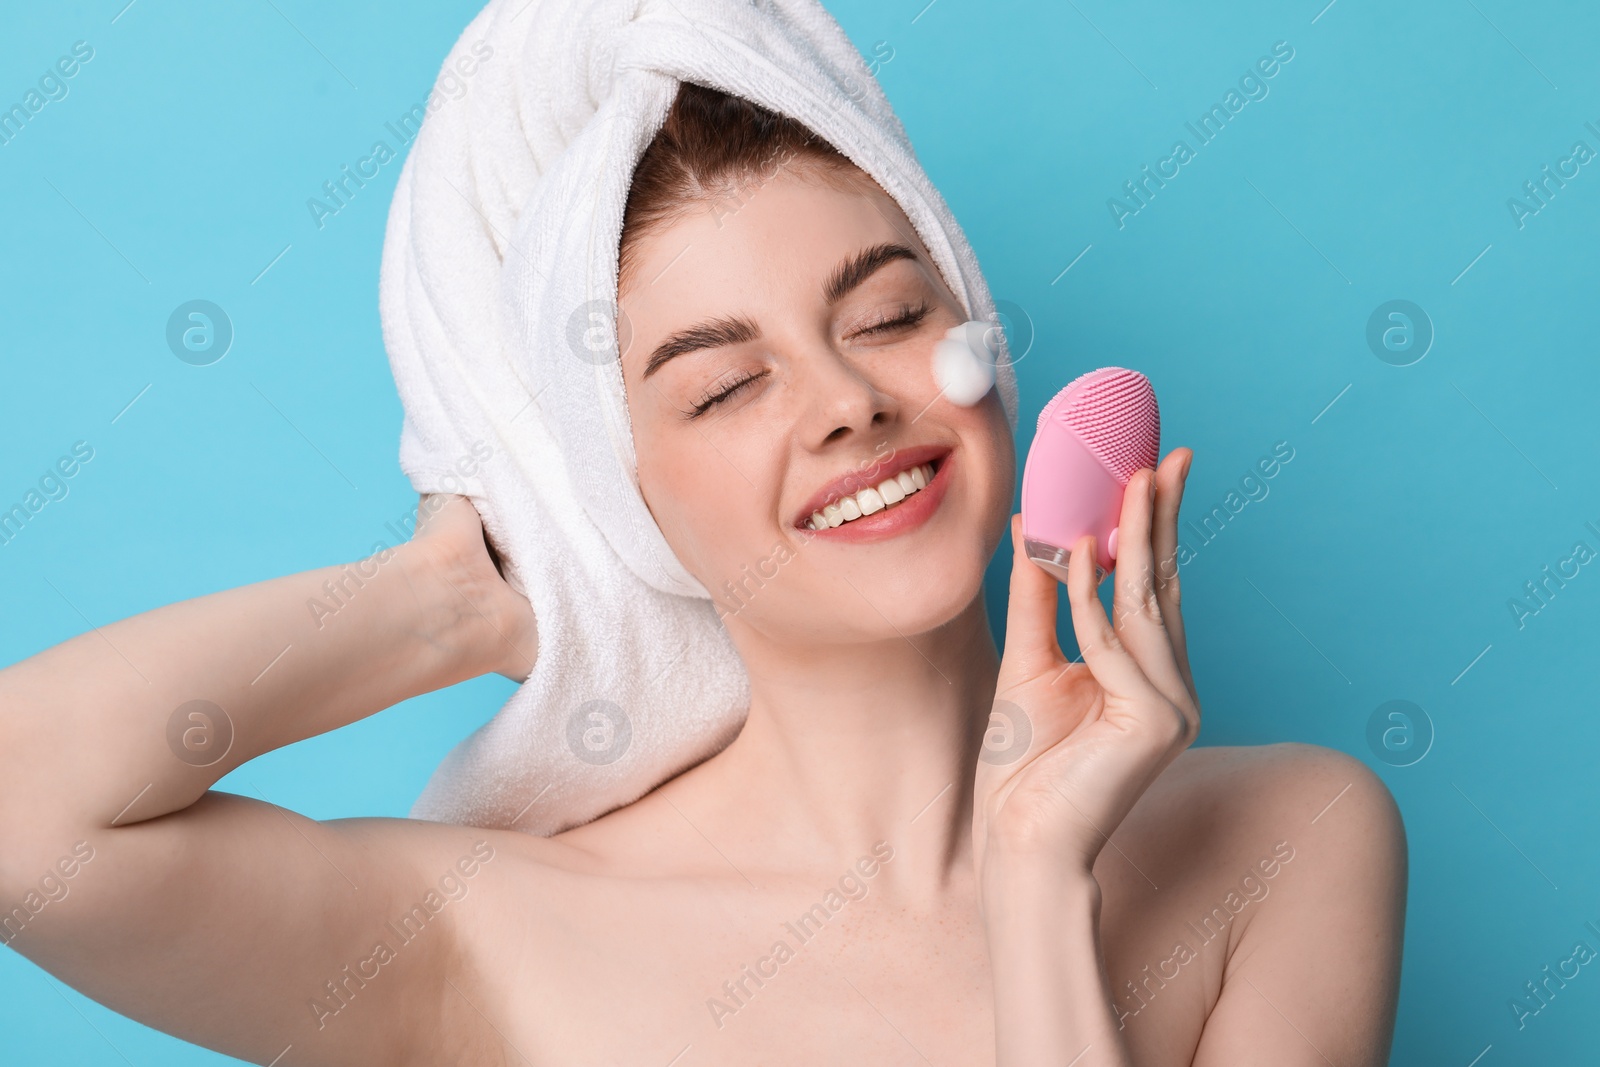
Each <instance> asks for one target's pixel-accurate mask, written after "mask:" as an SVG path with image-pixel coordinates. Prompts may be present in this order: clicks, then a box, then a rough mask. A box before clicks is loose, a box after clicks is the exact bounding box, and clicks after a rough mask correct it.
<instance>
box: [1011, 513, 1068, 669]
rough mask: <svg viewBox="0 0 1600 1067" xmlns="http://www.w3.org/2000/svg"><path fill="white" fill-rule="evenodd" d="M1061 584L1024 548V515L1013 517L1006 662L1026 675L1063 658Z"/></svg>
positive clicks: (1045, 667)
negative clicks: (1058, 611) (1058, 630)
mask: <svg viewBox="0 0 1600 1067" xmlns="http://www.w3.org/2000/svg"><path fill="white" fill-rule="evenodd" d="M1058 585H1059V583H1058V582H1057V581H1056V579H1055V577H1054V576H1052V575H1051V574H1049V573H1048V572H1046V571H1045V570H1044V568H1042V567H1040V566H1039V565H1038V564H1036V563H1034V562H1033V561H1032V560H1031V559H1029V558H1028V554H1027V551H1026V550H1025V549H1024V548H1023V538H1022V516H1021V515H1013V516H1011V596H1010V602H1009V604H1008V605H1007V608H1006V650H1005V658H1006V661H1007V662H1008V663H1009V664H1010V665H1011V666H1012V667H1014V668H1016V669H1020V670H1021V671H1022V672H1023V675H1024V677H1026V676H1030V675H1032V674H1034V673H1036V672H1038V671H1042V670H1046V669H1048V668H1050V667H1051V666H1053V665H1054V664H1055V663H1057V662H1058V661H1060V660H1061V659H1062V652H1061V643H1060V641H1058V640H1057V638H1056V602H1057V598H1058V594H1057V588H1058Z"/></svg>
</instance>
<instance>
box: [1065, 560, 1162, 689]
mask: <svg viewBox="0 0 1600 1067" xmlns="http://www.w3.org/2000/svg"><path fill="white" fill-rule="evenodd" d="M1120 539H1121V535H1120V534H1119V535H1118V540H1120ZM1094 557H1095V551H1094V535H1093V534H1085V535H1084V536H1082V537H1080V538H1078V543H1077V544H1075V545H1073V546H1072V555H1071V557H1069V558H1068V560H1067V599H1068V601H1069V602H1070V603H1071V605H1072V632H1073V634H1074V636H1076V637H1077V639H1078V648H1079V650H1080V651H1081V652H1082V653H1083V661H1084V662H1085V663H1087V664H1088V665H1089V670H1090V671H1091V672H1093V674H1094V679H1095V681H1097V682H1099V683H1100V688H1102V689H1104V690H1105V691H1106V692H1107V693H1108V694H1110V695H1112V696H1117V697H1122V698H1124V699H1131V700H1134V701H1135V702H1142V701H1139V699H1138V698H1140V697H1155V698H1157V699H1160V697H1161V695H1160V693H1158V692H1157V691H1156V690H1155V687H1154V686H1152V685H1151V684H1150V681H1149V679H1147V678H1146V677H1145V676H1144V672H1143V671H1142V670H1140V669H1139V664H1138V663H1137V662H1136V661H1135V660H1134V658H1133V657H1132V656H1131V655H1129V653H1128V650H1127V648H1125V647H1124V646H1123V644H1122V641H1121V640H1120V639H1119V638H1118V637H1117V635H1116V632H1115V631H1114V630H1113V629H1112V627H1111V620H1110V619H1108V618H1106V611H1105V607H1104V605H1102V604H1101V603H1100V597H1099V595H1098V594H1097V593H1096V592H1095V590H1096V588H1097V586H1096V583H1095V580H1094V567H1095V563H1096V560H1095V558H1094Z"/></svg>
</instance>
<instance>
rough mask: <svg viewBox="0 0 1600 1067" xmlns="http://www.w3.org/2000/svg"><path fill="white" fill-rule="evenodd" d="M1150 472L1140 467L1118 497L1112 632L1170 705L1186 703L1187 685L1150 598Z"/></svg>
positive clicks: (1153, 594) (1153, 484)
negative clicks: (1119, 504) (1120, 511)
mask: <svg viewBox="0 0 1600 1067" xmlns="http://www.w3.org/2000/svg"><path fill="white" fill-rule="evenodd" d="M1155 491H1156V472H1155V471H1153V470H1149V469H1143V470H1140V471H1139V472H1138V473H1137V474H1135V475H1134V477H1133V478H1132V479H1131V480H1130V481H1129V482H1128V489H1127V492H1125V493H1124V494H1123V496H1122V516H1121V518H1120V520H1119V522H1118V530H1117V545H1118V548H1117V567H1116V570H1115V571H1113V572H1112V573H1113V574H1114V575H1115V576H1116V585H1115V590H1114V597H1113V600H1112V605H1111V610H1112V615H1113V619H1114V620H1115V621H1114V623H1113V625H1114V627H1115V629H1116V633H1117V636H1118V637H1119V638H1121V639H1122V643H1123V644H1124V645H1125V646H1127V649H1128V651H1129V652H1130V653H1131V654H1132V655H1133V658H1134V659H1135V660H1136V661H1138V664H1139V667H1140V669H1141V670H1142V671H1144V675H1145V677H1146V678H1148V679H1150V682H1151V684H1152V685H1154V686H1155V687H1156V688H1157V689H1158V690H1160V692H1161V694H1162V695H1163V696H1165V697H1166V698H1167V699H1168V700H1170V701H1171V702H1172V703H1173V704H1177V705H1180V706H1181V705H1185V704H1188V703H1189V684H1188V682H1187V681H1185V680H1184V677H1183V672H1182V671H1181V670H1179V669H1178V661H1177V657H1176V656H1175V655H1174V654H1173V650H1172V639H1171V637H1170V635H1169V634H1168V632H1167V627H1166V625H1165V624H1164V623H1163V622H1162V617H1161V607H1160V604H1159V603H1158V602H1157V599H1156V575H1155V567H1154V558H1153V557H1154V552H1153V548H1152V544H1151V529H1152V516H1153V514H1154V511H1155Z"/></svg>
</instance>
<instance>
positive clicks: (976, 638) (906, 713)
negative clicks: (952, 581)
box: [695, 595, 999, 895]
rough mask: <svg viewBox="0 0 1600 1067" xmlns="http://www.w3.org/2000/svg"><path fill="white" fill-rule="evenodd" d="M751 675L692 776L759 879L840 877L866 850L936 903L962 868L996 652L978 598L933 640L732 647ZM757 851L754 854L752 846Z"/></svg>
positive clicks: (908, 887)
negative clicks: (774, 874)
mask: <svg viewBox="0 0 1600 1067" xmlns="http://www.w3.org/2000/svg"><path fill="white" fill-rule="evenodd" d="M737 641H738V645H739V650H740V653H741V655H742V656H743V658H744V661H745V666H746V668H747V669H748V671H749V674H750V688H751V705H750V715H749V718H748V719H747V720H746V722H745V726H744V729H743V731H742V732H741V733H740V734H739V736H738V738H737V739H736V740H735V741H734V742H733V743H732V744H731V745H729V746H728V748H727V749H725V750H724V751H723V752H722V753H720V754H719V755H718V756H717V757H716V758H715V759H713V760H711V761H709V762H708V763H707V764H705V765H703V766H702V767H701V768H700V769H699V773H698V774H696V775H695V777H697V778H699V779H700V780H701V784H702V785H704V786H706V787H707V788H708V789H709V790H710V791H712V792H713V793H717V794H720V795H721V796H722V797H724V798H725V799H731V800H734V801H735V802H734V803H730V804H726V805H725V806H722V807H721V809H720V811H719V812H718V820H719V822H721V823H722V824H723V826H722V829H723V830H724V831H725V832H727V833H728V834H730V837H731V839H732V840H737V841H742V842H745V843H747V845H748V846H749V847H751V848H754V849H757V850H758V851H759V853H760V854H761V856H762V860H763V865H764V866H767V868H768V869H772V870H789V871H794V872H796V873H802V872H809V871H812V870H814V869H816V868H817V867H818V866H819V865H824V864H826V865H827V867H828V869H830V870H831V868H832V867H833V866H838V867H839V869H840V870H841V871H843V870H846V869H847V868H848V867H849V865H850V864H851V863H852V862H854V860H855V859H856V858H857V857H858V856H860V855H862V854H864V853H867V852H870V850H871V849H872V846H873V845H874V844H876V843H877V842H887V843H888V844H889V846H890V847H892V848H893V849H894V850H895V853H896V859H895V861H894V863H893V864H890V865H889V866H891V867H893V868H895V876H894V879H893V880H894V881H895V882H896V883H898V884H899V885H900V886H901V887H902V888H903V889H904V890H905V891H906V892H907V893H908V894H910V895H922V894H931V893H936V892H937V891H938V889H939V887H940V886H942V885H943V884H944V883H945V882H946V881H947V879H948V875H949V873H950V872H951V871H952V870H959V867H960V865H962V864H970V862H971V851H970V849H971V820H972V807H971V802H972V780H973V769H974V767H975V765H976V759H977V754H978V750H979V746H980V745H981V743H982V738H983V731H984V729H985V728H986V726H987V723H988V710H989V706H990V704H991V702H992V701H993V698H994V687H995V678H996V675H997V673H998V671H999V655H998V652H997V650H996V649H995V645H994V639H993V638H992V637H991V636H990V633H989V626H988V617H987V613H986V611H985V609H984V605H983V598H982V596H981V595H980V596H978V597H976V598H975V599H974V600H973V601H972V603H971V604H969V605H968V606H967V608H966V609H965V610H963V611H962V612H961V613H960V614H959V615H957V616H956V617H955V618H954V619H952V620H950V622H948V623H946V624H945V625H944V626H942V627H940V628H939V629H937V630H934V631H931V632H929V633H926V634H920V635H918V636H917V637H915V638H900V637H895V638H892V639H890V640H887V641H882V642H878V643H874V644H870V645H865V644H862V645H829V646H812V647H809V648H806V649H804V650H803V652H801V653H800V654H797V651H796V649H795V648H794V647H793V646H792V645H783V646H780V645H778V644H776V643H772V642H769V641H767V640H764V639H763V638H761V637H760V636H758V635H752V634H750V633H748V632H745V633H740V634H739V635H738V636H737ZM758 843H759V844H758Z"/></svg>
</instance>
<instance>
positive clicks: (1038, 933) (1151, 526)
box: [973, 449, 1200, 1067]
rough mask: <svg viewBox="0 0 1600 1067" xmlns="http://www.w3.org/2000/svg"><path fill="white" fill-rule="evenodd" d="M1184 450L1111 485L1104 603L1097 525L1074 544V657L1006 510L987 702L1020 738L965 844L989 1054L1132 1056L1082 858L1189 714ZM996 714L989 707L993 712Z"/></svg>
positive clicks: (999, 762)
mask: <svg viewBox="0 0 1600 1067" xmlns="http://www.w3.org/2000/svg"><path fill="white" fill-rule="evenodd" d="M1191 458H1192V453H1190V452H1189V451H1188V450H1187V449H1183V450H1175V451H1174V452H1172V453H1169V454H1168V456H1167V457H1166V460H1165V461H1164V462H1163V463H1162V464H1161V466H1160V469H1159V471H1149V470H1145V471H1140V472H1139V473H1138V474H1136V475H1135V476H1134V477H1133V479H1132V480H1131V481H1130V482H1129V484H1128V488H1127V492H1126V494H1125V495H1124V499H1123V506H1122V515H1121V522H1120V533H1119V535H1118V540H1119V542H1120V548H1119V551H1118V557H1117V564H1116V569H1115V571H1114V574H1115V578H1116V584H1115V596H1114V602H1113V612H1114V614H1115V616H1116V621H1115V623H1113V622H1112V621H1111V620H1110V619H1108V618H1107V616H1106V612H1105V609H1104V608H1103V607H1102V605H1101V603H1100V600H1099V597H1098V595H1097V594H1096V582H1095V579H1094V571H1095V558H1094V539H1093V538H1092V537H1084V538H1082V539H1080V540H1079V542H1078V544H1076V545H1075V546H1073V551H1072V556H1071V559H1070V561H1069V563H1068V567H1067V575H1068V576H1067V582H1066V585H1067V595H1068V599H1069V601H1070V603H1071V608H1072V625H1073V631H1074V633H1075V634H1076V636H1077V639H1078V645H1079V648H1080V649H1081V650H1082V653H1083V660H1084V661H1083V662H1082V663H1073V662H1069V661H1068V660H1067V658H1066V656H1065V655H1064V654H1063V653H1062V651H1061V647H1060V644H1059V643H1058V641H1057V639H1056V632H1055V619H1056V601H1057V582H1056V580H1055V579H1054V578H1053V577H1051V576H1050V575H1048V574H1046V573H1045V572H1044V571H1043V570H1042V569H1040V568H1039V567H1037V566H1035V565H1033V564H1032V563H1031V562H1029V561H1028V559H1027V557H1026V555H1025V554H1024V553H1023V551H1022V536H1021V531H1020V528H1019V524H1018V522H1019V520H1018V517H1013V520H1012V542H1013V563H1012V574H1011V597H1010V606H1009V610H1008V613H1007V630H1006V649H1005V656H1004V658H1003V659H1002V661H1001V666H1000V677H999V680H998V684H997V687H996V692H995V711H994V714H995V715H996V716H998V717H999V718H1001V719H1002V720H1005V721H1006V722H1008V723H1009V725H1010V726H1011V727H1012V731H1011V734H1012V736H1013V737H1014V738H1016V739H1017V740H1019V741H1020V740H1021V738H1023V737H1024V736H1026V737H1027V738H1028V739H1029V740H1028V743H1027V749H1026V751H1025V752H1024V753H1022V754H1021V757H1020V758H1011V756H1010V753H1009V751H1006V752H1003V753H995V752H994V751H993V750H990V749H985V752H984V757H983V758H982V759H981V760H980V763H979V766H978V774H977V782H976V790H977V792H976V797H975V802H974V805H973V843H974V845H973V847H974V852H975V856H974V859H975V862H976V863H977V873H978V886H979V894H980V901H981V906H982V909H983V917H984V925H985V931H986V934H987V936H988V942H989V956H990V963H991V969H992V972H993V974H994V993H995V1032H996V1052H997V1060H996V1062H997V1064H998V1067H1045V1065H1049V1067H1068V1065H1071V1067H1131V1065H1132V1063H1133V1060H1132V1058H1131V1055H1130V1053H1129V1050H1128V1045H1127V1042H1126V1041H1125V1040H1124V1038H1123V1036H1122V1033H1121V1026H1120V1021H1119V1019H1118V1017H1117V1013H1116V1010H1115V1008H1114V1007H1113V1006H1112V998H1111V990H1110V983H1109V981H1108V980H1107V977H1106V971H1105V963H1104V959H1103V954H1102V951H1101V945H1100V924H1099V914H1100V887H1099V884H1098V883H1097V882H1096V881H1095V878H1094V875H1093V866H1094V861H1095V857H1096V856H1098V855H1099V853H1100V850H1101V848H1102V847H1103V846H1104V845H1105V842H1106V841H1107V839H1108V838H1109V836H1110V835H1111V833H1112V832H1113V831H1114V830H1115V829H1116V827H1117V826H1118V825H1119V824H1120V823H1121V822H1122V820H1123V818H1124V817H1125V816H1126V815H1127V814H1128V812H1129V810H1131V809H1132V807H1133V805H1134V804H1135V802H1137V801H1138V799H1139V798H1140V796H1142V795H1143V794H1144V792H1145V790H1146V789H1147V788H1148V787H1149V786H1150V784H1151V783H1152V782H1153V781H1155V779H1156V777H1157V776H1158V775H1159V774H1160V773H1161V772H1162V771H1163V770H1165V769H1166V768H1167V766H1169V765H1170V764H1171V763H1172V761H1173V760H1174V759H1176V758H1177V756H1178V754H1179V753H1180V752H1182V751H1183V750H1184V749H1185V748H1187V747H1188V745H1189V744H1190V742H1192V741H1193V740H1194V738H1195V735H1196V734H1197V733H1198V732H1199V728H1200V705H1199V701H1198V699H1197V697H1196V695H1195V692H1194V686H1193V681H1192V676H1191V673H1190V670H1189V664H1188V656H1187V652H1186V647H1185V641H1184V634H1183V621H1182V617H1181V615H1180V614H1179V595H1178V574H1177V572H1178V566H1177V514H1178V502H1179V500H1180V498H1181V497H1182V493H1183V482H1184V478H1185V476H1186V475H1187V473H1188V466H1189V460H1190V459H1191ZM991 722H993V719H991Z"/></svg>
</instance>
